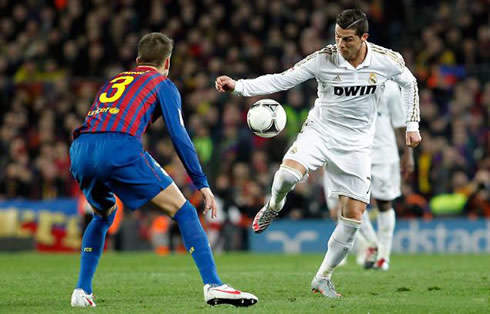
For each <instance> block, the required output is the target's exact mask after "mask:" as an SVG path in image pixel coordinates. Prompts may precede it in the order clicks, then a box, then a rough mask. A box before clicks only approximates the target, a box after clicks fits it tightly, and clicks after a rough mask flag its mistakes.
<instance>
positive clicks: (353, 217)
mask: <svg viewBox="0 0 490 314" xmlns="http://www.w3.org/2000/svg"><path fill="white" fill-rule="evenodd" d="M339 200H340V203H341V205H342V216H341V217H340V219H339V223H338V224H337V226H336V227H335V230H334V231H333V233H332V235H331V236H330V239H329V240H328V250H327V254H326V255H325V258H324V259H323V262H322V264H321V265H320V268H319V269H318V272H317V273H316V275H315V277H314V278H313V281H312V282H311V288H312V290H313V291H315V292H320V293H322V294H323V295H324V296H326V297H329V298H337V297H340V294H338V293H337V291H336V290H335V287H334V285H333V283H332V274H333V272H334V270H335V268H336V267H337V266H338V265H339V263H340V262H341V261H342V260H343V259H344V258H345V256H347V254H348V253H349V251H350V250H351V249H352V246H353V244H354V240H355V239H356V234H357V231H358V230H359V228H360V226H361V219H362V214H363V212H364V211H365V210H366V203H364V202H361V201H358V200H355V199H352V198H349V197H346V196H339Z"/></svg>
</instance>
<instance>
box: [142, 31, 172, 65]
mask: <svg viewBox="0 0 490 314" xmlns="http://www.w3.org/2000/svg"><path fill="white" fill-rule="evenodd" d="M173 47H174V41H173V40H172V39H170V38H169V37H167V36H165V35H164V34H162V33H149V34H146V35H145V36H143V37H142V38H141V39H140V41H139V43H138V57H139V61H140V64H148V65H156V66H157V67H160V66H162V64H163V61H165V58H167V57H168V56H170V54H171V53H172V49H173Z"/></svg>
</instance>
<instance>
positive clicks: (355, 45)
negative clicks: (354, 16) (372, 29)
mask: <svg viewBox="0 0 490 314" xmlns="http://www.w3.org/2000/svg"><path fill="white" fill-rule="evenodd" d="M364 37H366V38H367V34H364V35H363V36H362V37H359V36H358V35H356V31H355V30H353V29H343V28H342V27H340V26H339V25H335V42H336V44H337V49H338V50H339V51H340V54H341V55H342V57H344V59H345V60H348V61H349V60H353V59H355V58H356V56H357V55H358V54H359V51H360V49H361V46H362V42H363V41H364V40H365V38H364Z"/></svg>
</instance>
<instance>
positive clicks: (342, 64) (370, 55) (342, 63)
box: [337, 41, 373, 70]
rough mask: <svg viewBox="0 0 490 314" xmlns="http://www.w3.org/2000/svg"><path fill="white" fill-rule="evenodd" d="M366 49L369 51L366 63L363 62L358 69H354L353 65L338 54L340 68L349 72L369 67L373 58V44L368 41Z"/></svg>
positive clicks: (365, 59)
mask: <svg viewBox="0 0 490 314" xmlns="http://www.w3.org/2000/svg"><path fill="white" fill-rule="evenodd" d="M366 49H367V53H366V58H364V61H362V63H361V64H359V66H357V68H354V67H353V66H352V64H350V63H349V62H348V61H347V60H345V59H344V57H342V55H341V54H340V52H339V53H338V54H337V55H338V56H339V66H340V67H344V68H347V69H349V70H359V69H362V68H364V67H367V66H369V65H370V64H371V59H372V58H373V52H372V51H371V50H372V49H371V43H369V42H368V41H366Z"/></svg>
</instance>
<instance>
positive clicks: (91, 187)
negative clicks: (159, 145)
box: [70, 33, 258, 307]
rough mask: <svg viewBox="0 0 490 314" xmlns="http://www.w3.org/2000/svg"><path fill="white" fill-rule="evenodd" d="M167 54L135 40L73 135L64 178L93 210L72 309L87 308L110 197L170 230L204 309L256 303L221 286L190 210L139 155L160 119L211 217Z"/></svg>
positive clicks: (168, 45)
mask: <svg viewBox="0 0 490 314" xmlns="http://www.w3.org/2000/svg"><path fill="white" fill-rule="evenodd" d="M172 47H173V41H172V40H171V39H169V38H168V37H167V36H165V35H163V34H161V33H150V34H147V35H145V36H143V37H142V38H141V40H140V42H139V44H138V58H137V59H136V63H137V65H138V66H137V67H136V68H134V69H132V70H130V71H125V72H122V73H119V74H118V75H116V76H115V77H113V78H112V79H110V80H109V81H107V82H106V83H105V84H104V85H103V86H102V87H101V88H100V89H99V91H98V92H97V94H96V96H95V100H94V102H93V104H92V106H91V107H90V110H89V112H88V113H87V116H86V118H85V121H84V122H83V124H82V126H81V127H80V128H78V129H76V130H75V131H74V134H73V137H74V141H73V144H72V145H71V148H70V157H71V172H72V174H73V176H74V177H75V179H76V180H77V182H78V183H79V185H80V189H81V190H82V191H83V193H84V194H85V196H86V198H87V201H88V202H89V203H90V205H91V206H92V207H93V209H94V218H93V219H92V221H91V222H90V224H89V225H88V226H87V229H86V230H85V233H84V235H83V240H82V252H81V261H80V274H79V278H78V283H77V286H76V289H75V290H74V291H73V294H72V298H71V305H72V306H79V307H94V306H95V303H94V299H93V294H92V279H93V276H94V274H95V270H96V268H97V264H98V261H99V258H100V256H101V255H102V250H103V247H104V241H105V236H106V233H107V230H108V229H109V227H110V226H111V224H112V222H113V220H114V216H115V213H116V211H117V207H116V203H115V198H114V194H116V195H117V196H118V197H119V198H120V199H121V200H122V202H123V203H124V204H125V206H126V207H128V208H130V209H132V210H135V209H137V208H141V207H148V208H155V209H158V210H161V211H163V212H164V213H166V214H167V215H169V216H170V217H172V219H174V220H175V221H176V222H177V224H178V226H179V229H180V232H181V235H182V238H183V241H184V244H185V246H186V248H187V250H188V252H189V253H190V254H191V255H192V257H193V259H194V262H195V264H196V266H197V268H198V269H199V272H200V274H201V277H202V280H203V283H204V299H205V301H206V302H207V303H208V304H211V305H217V304H232V305H236V306H249V305H253V304H255V303H256V302H257V301H258V299H257V297H256V296H254V295H252V294H250V293H247V292H242V291H239V290H235V289H233V288H232V287H230V286H228V285H226V284H223V283H222V282H221V280H220V278H219V276H218V274H217V271H216V265H215V262H214V259H213V255H212V252H211V248H210V246H209V243H208V239H207V236H206V233H205V232H204V230H203V228H202V226H201V224H200V221H199V218H198V215H197V212H196V209H195V208H194V207H193V206H192V205H191V203H189V201H187V200H186V199H185V198H184V195H183V194H182V192H181V191H180V190H179V188H178V187H177V186H176V185H175V183H174V182H173V180H172V178H170V176H169V175H168V174H167V173H166V172H165V170H163V169H162V167H160V165H159V164H158V163H157V162H156V161H155V160H154V159H153V158H152V157H151V155H150V154H149V153H148V152H146V151H144V149H143V146H142V143H141V137H142V135H143V134H144V133H145V131H146V130H147V128H148V127H149V126H150V125H151V124H152V123H153V122H154V121H155V120H156V119H158V118H159V117H160V116H163V119H164V120H165V125H166V126H167V129H168V131H169V134H170V137H171V139H172V142H173V144H174V147H175V150H176V152H177V154H178V156H179V158H180V159H181V161H182V163H183V164H184V167H185V169H186V170H187V172H188V173H189V175H190V177H191V179H192V181H193V183H194V185H195V187H196V188H197V189H199V191H200V192H201V194H202V196H203V198H204V201H205V210H204V213H205V214H206V213H207V212H208V211H210V212H211V216H213V217H215V216H216V210H217V208H216V201H215V198H214V196H213V193H212V192H211V190H210V188H209V185H208V182H207V179H206V176H205V175H204V173H203V171H202V169H201V165H200V164H199V160H198V158H197V154H196V151H195V149H194V145H193V144H192V141H191V140H190V138H189V135H188V133H187V131H186V129H185V126H184V121H183V119H182V104H181V98H180V94H179V91H178V90H177V87H176V86H175V85H174V83H172V81H171V80H170V79H169V78H168V77H167V75H168V72H169V68H170V56H171V52H172Z"/></svg>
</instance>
